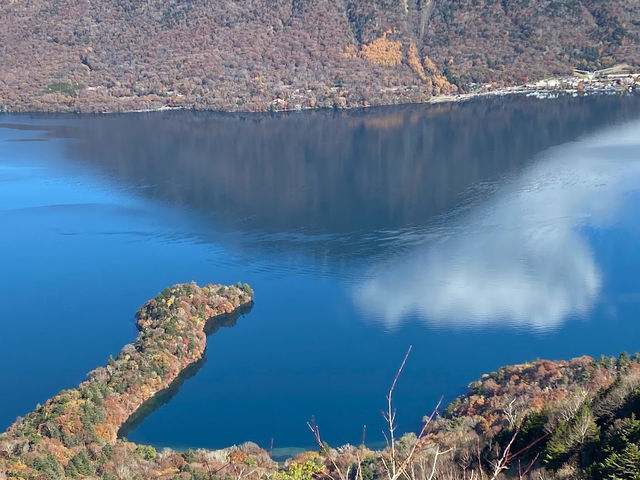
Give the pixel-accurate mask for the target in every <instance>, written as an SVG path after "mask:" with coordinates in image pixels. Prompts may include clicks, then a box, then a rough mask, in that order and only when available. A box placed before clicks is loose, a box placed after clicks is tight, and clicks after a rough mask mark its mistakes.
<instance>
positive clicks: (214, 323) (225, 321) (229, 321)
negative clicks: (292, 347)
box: [118, 302, 253, 438]
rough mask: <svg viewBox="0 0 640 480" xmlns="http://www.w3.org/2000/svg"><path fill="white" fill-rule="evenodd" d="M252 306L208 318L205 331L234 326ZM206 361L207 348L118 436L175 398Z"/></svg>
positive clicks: (123, 428) (151, 399)
mask: <svg viewBox="0 0 640 480" xmlns="http://www.w3.org/2000/svg"><path fill="white" fill-rule="evenodd" d="M252 308H253V302H252V303H250V304H247V305H243V306H241V307H239V308H238V309H237V310H236V311H234V312H232V313H228V314H225V315H217V316H215V317H212V318H210V319H209V320H207V323H206V325H205V327H204V333H205V334H206V335H207V337H209V336H211V335H213V334H214V333H216V332H217V331H218V330H220V329H221V328H223V327H234V326H235V325H236V323H237V322H238V319H239V318H240V317H242V316H244V315H247V314H248V313H249V312H250V311H251V309H252ZM206 362H207V355H206V350H205V354H204V355H203V356H202V358H201V359H200V360H198V361H196V362H194V363H192V364H191V365H189V366H188V367H187V368H185V369H184V370H183V371H182V372H180V374H179V375H178V377H177V378H176V379H175V380H174V381H173V382H172V383H171V385H169V387H168V388H165V389H164V390H161V391H160V392H158V393H156V394H155V395H154V396H153V397H151V398H150V399H149V400H147V401H146V402H144V403H143V404H142V405H141V406H140V408H138V410H136V412H135V413H134V414H133V415H131V416H130V417H129V419H128V420H127V421H126V422H125V423H124V424H123V425H122V426H121V427H120V430H118V438H123V437H126V436H127V435H128V434H129V433H130V432H132V431H134V430H135V429H136V428H137V427H138V426H139V425H140V424H142V422H144V421H145V419H146V418H147V417H148V416H149V415H151V414H152V413H153V412H155V411H156V410H157V409H158V408H160V407H162V406H163V405H166V404H167V403H169V402H170V401H171V400H172V399H173V397H175V396H176V395H177V394H178V392H179V391H180V388H181V387H182V385H183V384H184V382H186V381H187V380H189V379H190V378H191V377H193V376H194V375H195V374H196V373H198V372H199V371H200V369H201V368H202V367H203V366H204V365H205V363H206Z"/></svg>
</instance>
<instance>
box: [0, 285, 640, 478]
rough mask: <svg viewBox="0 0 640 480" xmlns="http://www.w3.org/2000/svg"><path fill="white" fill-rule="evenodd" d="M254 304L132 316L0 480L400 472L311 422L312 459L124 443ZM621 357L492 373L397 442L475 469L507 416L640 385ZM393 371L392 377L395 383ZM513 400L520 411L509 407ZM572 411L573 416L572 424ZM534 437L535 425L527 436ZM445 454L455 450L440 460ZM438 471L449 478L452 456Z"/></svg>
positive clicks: (10, 435) (636, 367)
mask: <svg viewBox="0 0 640 480" xmlns="http://www.w3.org/2000/svg"><path fill="white" fill-rule="evenodd" d="M252 305H253V291H252V290H251V288H250V287H249V286H248V285H247V284H244V285H242V284H240V283H239V284H237V285H236V286H223V285H207V286H205V287H199V286H197V285H196V284H195V283H191V284H179V285H174V286H173V287H170V288H166V289H165V290H163V291H162V292H161V293H160V294H158V295H157V296H156V297H155V298H154V299H151V300H149V301H148V302H146V303H145V304H144V305H143V307H142V308H141V309H140V310H139V311H138V312H137V314H136V319H137V326H138V330H139V335H138V338H137V340H136V342H135V343H134V344H128V345H125V346H124V347H123V348H122V350H121V352H120V353H119V354H118V356H117V358H115V359H114V358H110V359H109V362H108V363H107V365H106V366H104V367H98V368H96V369H95V370H93V371H91V372H89V374H88V380H86V381H84V382H82V383H81V384H80V385H79V386H78V387H77V388H75V389H70V390H63V391H61V392H60V393H58V394H57V395H55V396H54V397H52V398H51V399H49V400H47V402H45V404H44V405H41V406H37V407H36V409H35V410H34V411H32V412H31V413H29V414H27V415H26V416H25V417H24V418H20V417H19V418H18V419H17V420H16V422H15V423H14V424H13V425H12V426H11V427H9V429H8V430H7V431H6V432H5V433H3V434H0V479H3V480H4V479H5V478H7V479H9V478H14V479H34V480H35V479H38V480H39V479H52V480H53V479H58V478H86V479H102V480H114V479H115V480H124V479H129V478H134V477H136V475H137V478H140V479H143V480H147V479H161V480H176V479H180V480H201V479H213V478H225V479H227V478H236V477H237V480H240V479H241V478H245V480H249V477H250V478H251V480H265V479H269V478H271V477H272V476H275V475H278V476H277V477H274V478H277V479H278V480H314V479H316V480H318V479H322V480H330V479H334V478H337V477H336V475H337V476H338V477H342V474H341V472H340V470H339V468H340V467H339V466H338V465H339V464H340V465H344V464H345V462H346V464H347V465H352V466H354V468H355V467H357V468H359V466H362V465H363V462H364V461H365V460H366V461H368V462H370V464H375V463H376V462H378V464H379V465H380V466H382V465H383V464H385V463H384V462H385V458H389V455H391V458H393V461H394V462H395V461H399V460H398V459H397V458H394V457H393V455H395V453H393V452H394V450H393V448H392V449H391V451H390V450H389V446H386V447H385V445H368V446H367V445H364V444H362V445H360V446H352V445H344V446H341V447H337V448H332V447H330V446H329V445H328V444H326V442H323V441H322V440H321V438H320V434H319V430H317V428H318V427H317V426H315V424H314V423H311V424H309V428H310V429H311V431H312V433H313V435H314V436H315V438H316V440H317V444H318V447H319V448H320V449H319V451H318V450H317V447H316V448H315V449H309V448H308V447H279V448H276V449H272V450H271V451H266V450H265V449H263V448H261V447H259V446H258V445H256V444H254V443H251V442H246V443H244V444H242V445H240V446H231V447H228V448H224V449H219V450H208V449H203V448H197V449H191V448H188V447H187V448H185V450H184V451H180V450H176V449H171V448H163V449H162V451H160V452H159V451H157V450H156V448H154V447H153V446H152V445H141V444H135V443H131V442H128V441H127V440H126V439H124V438H122V436H123V435H124V434H126V433H127V429H128V428H135V426H136V425H137V423H138V422H140V421H143V420H144V418H145V416H146V415H148V414H149V413H150V412H152V411H154V410H155V409H156V408H157V407H158V406H160V405H162V404H163V403H165V402H167V401H170V400H171V398H172V396H173V395H174V394H175V393H176V392H177V389H179V388H180V386H181V385H182V383H183V382H184V381H185V380H187V379H188V378H189V377H190V376H192V375H194V374H195V373H197V371H198V368H199V366H200V365H201V362H202V359H203V356H204V353H205V350H206V337H207V336H208V335H211V334H213V333H215V332H216V331H217V330H218V329H220V328H222V327H225V326H233V325H234V324H235V322H236V320H237V319H238V317H239V316H240V315H242V314H243V313H247V312H248V310H250V309H251V307H252ZM409 352H410V349H409V351H408V352H407V355H406V356H405V361H406V358H407V356H408V354H409ZM625 355H626V354H622V355H621V356H620V357H619V358H618V360H617V361H616V359H615V358H612V357H602V358H601V359H599V360H595V359H593V358H591V357H588V356H583V357H578V358H574V359H572V360H568V361H563V360H561V361H549V360H536V361H533V362H528V363H522V364H518V365H509V366H505V367H502V368H500V369H499V370H498V371H496V372H491V373H489V374H485V375H483V376H482V377H481V378H480V379H479V380H478V381H475V382H472V383H471V384H470V385H469V389H468V391H467V392H466V393H465V394H463V395H462V396H460V397H458V398H457V399H456V400H454V401H453V402H452V403H451V404H449V405H448V406H447V407H446V408H445V409H444V410H443V411H442V412H438V410H437V409H438V407H439V405H438V407H436V410H434V413H433V414H432V415H431V417H425V418H424V419H423V422H424V426H423V428H422V430H421V431H420V433H419V434H418V435H417V436H416V433H415V432H408V433H405V434H403V435H402V436H401V437H398V438H397V439H396V441H397V442H398V443H399V444H400V443H403V442H404V443H405V444H408V445H410V444H411V443H412V442H413V443H414V444H415V445H416V446H420V448H419V449H418V450H414V451H415V452H417V453H416V456H417V457H416V461H417V462H418V465H419V464H420V462H428V461H431V462H434V463H433V465H434V468H435V462H436V461H437V460H438V455H439V454H436V457H435V460H434V459H433V452H434V449H435V451H436V452H438V451H439V450H438V449H439V448H440V447H441V446H443V447H446V446H451V445H454V446H456V445H457V447H456V448H460V449H463V450H464V449H465V448H469V447H468V446H467V447H465V445H466V444H465V443H464V442H462V443H460V444H459V442H460V441H461V439H467V440H472V442H471V445H472V447H473V448H471V450H469V451H468V452H467V453H466V454H467V455H476V454H477V455H479V456H478V459H477V461H478V462H481V461H482V460H481V456H480V454H479V453H478V452H480V448H481V447H480V445H481V443H482V449H488V450H487V451H489V450H491V448H492V447H491V445H492V444H493V443H492V442H494V440H495V439H497V438H501V437H500V436H501V435H502V437H504V435H505V434H507V435H509V434H510V433H509V432H513V428H514V418H516V416H517V417H518V418H519V419H520V420H518V421H519V422H523V421H525V420H526V419H527V418H528V417H529V416H531V415H533V418H538V417H540V416H541V415H542V416H543V417H544V418H545V419H546V420H545V421H546V422H547V423H548V422H557V421H558V420H557V418H556V417H554V416H553V415H552V414H551V413H549V412H552V411H553V410H554V409H556V410H561V409H563V408H565V407H564V406H565V405H566V402H567V399H568V401H569V402H570V403H571V405H573V404H574V403H573V400H572V395H573V393H572V392H578V394H579V396H578V397H577V398H578V399H579V400H580V402H583V401H584V399H585V398H592V399H594V400H592V401H595V399H597V398H598V397H597V396H598V395H599V392H603V391H604V392H606V391H608V390H609V389H611V388H618V387H617V385H620V379H621V378H622V379H623V380H624V382H627V381H629V382H633V385H636V384H637V385H640V354H638V355H635V356H633V357H629V355H626V356H625ZM402 365H404V362H403V364H402ZM401 371H402V366H401V367H400V369H399V370H398V373H397V376H399V375H400V373H401ZM397 376H396V379H397ZM616 382H618V383H616ZM394 385H395V381H394ZM625 388H626V387H625ZM625 391H626V390H625ZM392 392H393V386H392V387H391V390H390V391H389V394H388V400H389V409H391V408H392V406H391V402H392V400H391V395H392ZM513 395H516V398H517V400H518V403H517V404H515V406H514V402H515V400H514V399H513ZM579 405H580V403H579V404H578V406H579ZM576 408H577V407H576ZM516 410H517V411H516ZM545 412H547V413H545ZM576 412H578V413H579V412H580V410H577V411H574V413H573V415H577V414H578V413H576ZM536 416H538V417H536ZM554 418H555V420H554ZM392 424H393V421H392V422H391V423H390V424H389V428H390V431H391V432H393V428H392V427H391V425H392ZM551 425H552V426H553V425H554V424H553V423H551ZM559 425H560V424H559ZM542 426H544V422H543V424H542V425H540V426H539V427H536V428H542ZM545 428H547V427H545ZM550 428H551V427H550ZM553 428H560V427H559V426H555V427H553ZM553 428H552V430H549V431H553ZM518 431H519V430H516V433H515V435H517V434H518ZM548 435H549V433H547V434H545V437H544V438H546V436H548ZM391 438H393V437H391ZM514 438H515V436H514ZM467 440H465V441H467ZM392 441H393V440H392ZM407 442H408V443H407ZM467 443H468V441H467ZM158 448H160V447H158ZM539 448H543V450H541V451H540V452H539V453H538V455H540V453H543V452H544V451H545V450H544V448H546V442H545V443H542V444H541V445H540V447H539ZM451 451H454V449H452V448H449V450H447V452H451ZM411 455H413V453H412V454H411ZM442 455H444V453H442ZM409 458H413V457H409ZM536 458H537V456H536ZM367 459H368V460H367ZM445 460H446V462H449V463H448V465H450V466H453V467H455V468H458V467H459V465H457V464H456V463H455V462H456V458H455V455H449V457H447V458H446V459H445ZM372 462H373V463H372ZM358 465H359V466H358ZM479 465H480V464H479ZM453 467H451V468H453ZM301 468H302V469H305V468H306V469H307V470H308V471H309V472H310V474H309V476H308V477H304V478H299V477H298V476H296V475H298V473H296V472H299V469H301ZM349 468H351V467H349ZM381 468H382V467H381ZM403 468H404V467H403ZM465 468H466V467H465ZM479 468H482V467H479ZM214 471H215V473H218V472H222V473H221V475H222V476H221V477H216V476H214V475H213V473H212V472H214ZM243 472H244V473H243ZM248 472H251V473H248ZM238 475H239V476H238ZM373 480H375V479H373Z"/></svg>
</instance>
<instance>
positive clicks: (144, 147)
mask: <svg viewBox="0 0 640 480" xmlns="http://www.w3.org/2000/svg"><path fill="white" fill-rule="evenodd" d="M639 207H640V98H639V97H632V96H626V97H619V96H609V97H587V98H559V99H554V100H537V99H530V98H524V97H513V98H502V99H491V100H482V101H472V102H468V103H464V104H458V105H439V106H406V107H389V108H379V109H371V110H367V111H349V112H327V111H325V112H309V113H295V114H286V115H275V116H270V115H229V114H213V113H191V112H164V113H154V114H128V115H110V116H72V115H69V116H44V115H0V272H1V276H0V305H1V307H2V315H1V317H0V328H1V330H0V331H1V333H0V385H2V394H1V395H0V430H2V429H4V428H5V427H6V426H8V425H9V424H10V423H11V422H12V421H13V420H14V419H15V418H16V416H18V415H22V414H24V413H26V412H27V411H29V410H30V409H31V408H33V407H34V406H35V404H36V403H38V402H43V401H44V400H46V399H47V398H48V397H49V396H51V395H52V394H54V393H56V392H57V391H59V390H60V389H63V388H69V387H73V386H75V385H76V384H77V383H79V382H80V381H82V380H83V378H84V375H85V373H86V372H87V371H89V370H91V369H92V368H94V367H95V366H97V365H100V364H104V363H105V361H106V359H107V358H108V357H109V355H115V354H116V353H117V352H118V351H119V349H120V347H121V346H123V345H124V344H126V343H128V342H130V341H132V340H133V339H134V337H135V335H136V330H135V327H134V322H133V315H134V313H135V311H136V310H137V308H138V307H139V306H140V305H141V304H142V303H143V302H144V301H145V300H146V299H148V298H150V297H152V296H154V295H155V294H156V293H157V292H159V291H160V290H162V289H163V288H164V287H165V286H167V285H171V284H174V283H178V282H185V281H190V280H195V281H197V282H199V283H207V282H219V283H235V282H237V281H243V282H248V283H250V284H251V285H252V287H253V288H254V289H255V291H256V301H255V306H254V308H253V310H252V311H251V312H250V313H248V314H247V315H245V316H244V317H242V318H240V319H239V321H238V322H237V324H236V325H235V326H233V327H231V328H224V329H222V330H220V331H219V332H217V333H215V334H214V335H212V336H211V337H210V338H209V347H208V351H207V355H206V361H205V362H204V364H203V365H202V366H201V367H200V368H199V369H198V370H197V371H196V372H192V373H194V375H193V376H192V377H190V378H188V379H186V380H185V381H184V383H183V384H182V386H181V388H179V389H176V390H175V391H174V392H171V393H172V395H166V396H165V398H163V401H164V402H165V403H164V404H162V405H160V406H159V408H158V409H157V410H155V411H154V412H152V413H151V414H150V415H149V416H147V417H146V418H145V419H141V420H142V421H141V422H140V423H139V424H138V425H137V426H134V428H133V429H132V430H131V431H130V432H128V434H127V436H128V438H129V439H131V440H134V441H137V442H145V443H150V444H153V445H157V446H172V447H178V448H182V447H223V446H228V445H230V444H233V443H239V442H243V441H246V440H252V441H255V442H257V443H259V444H260V445H262V446H265V447H268V446H269V444H270V442H271V439H273V444H274V447H275V448H276V449H278V448H280V449H284V448H287V447H302V446H310V445H312V443H313V438H312V437H311V434H310V433H309V432H308V430H307V427H306V425H305V422H306V421H307V420H308V419H310V418H311V417H312V416H314V417H315V419H316V421H317V423H318V424H319V425H320V428H321V431H322V433H323V435H324V437H325V439H326V440H328V441H329V442H330V443H332V444H342V443H346V442H351V443H354V442H359V441H360V439H361V432H362V426H363V425H364V424H366V425H367V426H368V428H367V429H368V440H369V441H370V442H372V443H375V442H377V441H379V440H380V439H381V435H380V433H379V432H380V430H381V428H382V422H381V416H380V411H381V409H382V408H383V407H384V402H385V400H384V396H385V392H386V390H387V388H388V385H389V383H390V382H391V380H392V378H393V374H394V371H395V369H396V368H397V366H398V364H399V362H400V360H401V359H402V356H403V354H404V352H405V351H406V349H407V347H408V346H409V345H410V344H411V345H413V352H412V354H411V356H410V358H409V362H408V365H407V367H406V370H405V372H404V374H403V376H402V377H401V379H400V382H399V384H398V388H397V396H396V400H397V407H398V411H399V413H398V415H399V416H398V418H399V423H400V429H401V430H405V431H406V430H410V429H414V428H416V426H417V425H418V423H419V421H420V418H421V417H422V415H424V414H426V413H428V412H430V411H431V409H432V408H433V407H434V405H435V404H436V402H437V400H438V398H439V397H440V396H441V395H444V397H445V398H446V399H451V398H453V397H454V396H456V395H458V394H460V393H461V392H463V391H464V388H465V386H466V385H467V384H468V383H469V382H470V381H472V380H474V379H475V378H477V377H479V376H480V375H481V374H482V373H485V372H488V371H492V370H495V369H497V368H498V367H500V366H501V365H503V364H508V363H515V362H523V361H527V360H532V359H535V358H553V359H559V358H569V357H572V356H578V355H582V354H590V355H594V356H599V355H601V354H616V353H619V352H620V351H623V350H627V351H637V350H640V335H639V334H640V311H639V307H640V281H639V279H638V275H639V273H638V272H640V268H639V267H640V248H638V245H639V244H640V243H639V242H640V208H639ZM276 451H277V450H276Z"/></svg>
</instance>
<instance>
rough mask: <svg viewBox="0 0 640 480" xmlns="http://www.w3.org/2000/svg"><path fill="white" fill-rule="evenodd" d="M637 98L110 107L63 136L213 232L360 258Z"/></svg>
mask: <svg viewBox="0 0 640 480" xmlns="http://www.w3.org/2000/svg"><path fill="white" fill-rule="evenodd" d="M639 104H640V101H639V99H638V98H635V97H624V98H620V97H618V98H601V97H590V98H585V99H582V100H581V101H579V102H577V101H576V99H572V98H562V99H557V100H554V101H537V100H534V99H526V98H518V99H506V100H505V99H493V100H490V101H482V102H480V101H478V102H470V103H468V104H464V105H457V104H447V105H439V106H435V107H434V106H404V107H389V108H380V109H374V110H370V111H366V112H361V111H354V112H327V111H319V112H311V113H306V112H305V113H302V114H298V113H293V114H289V115H282V116H280V115H277V116H273V117H271V116H265V115H251V114H249V115H225V114H209V113H185V112H175V113H163V114H155V115H144V114H142V115H134V116H119V115H117V116H114V117H108V118H103V117H100V118H89V119H86V121H84V122H83V123H82V126H81V128H80V130H79V131H77V132H75V133H71V134H70V136H74V135H77V138H78V139H79V140H80V141H79V142H74V143H72V144H70V145H71V154H72V155H73V156H74V157H75V158H77V160H78V161H80V162H83V163H85V162H90V163H93V164H97V165H99V166H100V167H101V169H102V170H103V171H107V172H109V174H110V175H113V176H114V177H115V178H117V179H118V181H119V182H120V184H125V185H131V184H133V185H136V186H137V187H138V189H139V190H140V191H143V192H144V194H145V195H151V196H152V197H154V198H158V199H161V200H164V201H167V202H170V203H171V204H173V205H179V206H188V207H192V208H195V209H197V210H198V211H200V212H201V213H205V214H212V215H214V216H215V222H213V221H212V223H215V225H216V228H217V229H219V228H221V224H224V225H226V226H227V227H226V228H228V229H231V230H240V231H242V232H244V233H245V234H253V235H255V238H254V240H255V243H256V244H258V245H259V246H260V247H262V248H264V247H266V246H268V245H271V244H275V247H274V248H275V249H276V250H282V249H284V248H294V249H299V248H301V249H303V250H305V251H306V252H307V253H313V254H314V255H320V256H329V257H340V258H344V257H365V258H366V257H368V256H371V255H377V254H379V253H380V250H385V249H393V248H399V247H400V246H402V245H403V243H405V242H407V243H409V244H411V243H413V242H414V241H415V240H416V238H415V236H414V234H415V232H416V231H420V230H421V229H422V228H424V227H425V226H431V224H432V223H433V222H434V221H436V220H438V219H439V218H441V217H442V216H451V215H452V214H455V213H456V209H458V208H461V207H466V208H468V207H469V206H470V205H471V204H473V203H474V202H477V201H479V200H482V199H483V198H485V197H486V196H487V195H489V194H490V193H491V192H492V191H493V189H494V188H495V185H496V184H497V183H499V182H500V181H502V180H503V179H504V178H505V177H506V176H509V175H511V174H513V173H516V172H518V171H519V170H520V169H522V168H524V167H526V166H527V165H529V164H530V163H532V162H533V161H534V157H535V154H536V153H538V152H540V151H542V150H544V149H546V148H548V147H550V146H553V145H557V144H560V143H564V142H567V141H571V140H574V139H576V138H578V137H580V136H582V135H584V134H586V133H588V132H590V131H593V130H595V129H597V128H600V127H601V126H602V125H608V124H610V123H611V122H615V121H618V122H619V121H622V120H624V119H625V118H630V117H632V116H634V115H635V114H636V113H637V111H638V105H639ZM73 128H76V127H73ZM245 240H250V238H246V239H245ZM418 240H420V239H418Z"/></svg>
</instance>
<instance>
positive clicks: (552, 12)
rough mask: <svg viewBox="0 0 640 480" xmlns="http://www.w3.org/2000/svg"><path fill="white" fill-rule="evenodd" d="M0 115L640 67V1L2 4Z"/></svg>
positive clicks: (373, 97) (396, 93)
mask: <svg viewBox="0 0 640 480" xmlns="http://www.w3.org/2000/svg"><path fill="white" fill-rule="evenodd" d="M0 19H1V21H0V110H2V109H4V110H12V111H19V110H44V111H47V110H82V111H119V110H132V109H145V108H154V109H155V108H160V107H162V106H174V107H187V108H198V109H218V110H243V111H253V110H268V109H270V108H279V109H280V108H308V107H315V106H337V107H345V106H362V105H369V104H388V103H399V102H420V101H424V100H426V99H428V98H429V97H430V96H431V95H434V94H435V95H437V94H440V93H450V92H454V91H456V90H457V89H463V90H464V89H467V88H468V87H469V85H470V84H471V83H472V82H482V83H484V82H498V83H521V82H523V81H526V80H528V79H536V78H541V77H544V76H548V75H551V74H558V73H566V72H569V71H571V69H572V68H574V67H586V68H599V67H606V66H610V65H612V64H614V63H619V62H628V63H631V64H635V65H637V64H639V63H640V48H639V45H640V40H639V39H640V1H639V0H501V1H498V0H313V1H312V0H268V1H267V0H163V1H160V0H111V1H107V2H100V1H98V0H58V1H54V2H50V1H45V0H0Z"/></svg>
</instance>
